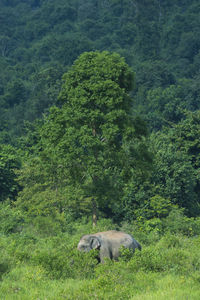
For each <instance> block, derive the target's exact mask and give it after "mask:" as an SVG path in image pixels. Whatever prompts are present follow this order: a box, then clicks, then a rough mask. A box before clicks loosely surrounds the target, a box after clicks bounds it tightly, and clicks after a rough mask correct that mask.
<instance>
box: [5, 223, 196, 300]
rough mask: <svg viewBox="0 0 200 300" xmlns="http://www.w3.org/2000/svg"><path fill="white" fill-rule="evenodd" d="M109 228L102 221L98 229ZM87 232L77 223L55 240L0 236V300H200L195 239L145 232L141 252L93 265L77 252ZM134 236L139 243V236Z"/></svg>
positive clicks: (28, 233) (92, 258)
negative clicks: (70, 230) (78, 244)
mask: <svg viewBox="0 0 200 300" xmlns="http://www.w3.org/2000/svg"><path fill="white" fill-rule="evenodd" d="M108 227H109V228H110V223H108V224H107V225H106V224H103V223H102V224H100V225H99V227H98V229H97V230H98V231H99V230H106V229H108ZM91 231H92V228H91V227H90V226H89V225H88V224H85V225H84V224H78V225H77V224H75V225H74V230H73V232H71V233H70V234H69V233H61V232H60V233H58V235H57V236H55V235H54V236H45V235H40V234H38V233H37V234H36V233H35V232H34V233H33V232H31V231H27V230H26V231H24V232H21V233H13V234H10V235H4V234H2V235H0V299H1V300H4V299H5V300H15V299H16V300H18V299H19V300H31V299H33V300H37V299H38V300H45V299H47V300H60V299H65V300H66V299H68V300H78V299H80V300H87V299H98V300H100V299H102V300H103V299H106V300H107V299H108V300H109V299H110V300H112V299H113V300H114V299H118V300H120V299H121V300H122V299H123V300H124V299H125V300H126V299H132V300H141V299H142V300H151V299H152V300H156V299H158V300H160V299H163V300H168V299H169V300H173V299H176V300H179V299H180V300H184V299H185V300H186V299H188V300H192V299H200V289H199V286H200V251H199V248H200V237H199V236H198V235H196V236H194V237H187V236H183V235H180V234H172V233H165V234H160V235H158V233H157V231H155V233H153V232H152V233H151V234H149V235H146V239H145V234H143V240H142V241H141V242H142V246H143V249H142V251H141V252H140V251H136V253H135V254H134V255H132V254H131V253H130V252H129V251H127V250H125V251H122V257H121V258H120V260H119V261H118V262H113V261H109V260H107V261H106V263H105V264H97V260H96V258H95V255H96V253H95V252H91V253H89V254H85V253H80V252H78V251H77V249H76V246H77V242H78V240H79V238H80V236H81V235H82V234H83V233H85V232H91ZM135 235H136V236H137V238H138V240H139V235H140V232H135ZM135 235H134V236H135ZM139 241H140V240H139Z"/></svg>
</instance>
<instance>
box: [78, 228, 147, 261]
mask: <svg viewBox="0 0 200 300" xmlns="http://www.w3.org/2000/svg"><path fill="white" fill-rule="evenodd" d="M121 246H124V247H125V248H129V249H132V250H133V251H135V249H136V248H137V249H139V250H141V249H142V247H141V245H140V244H139V243H138V242H137V241H136V240H135V239H134V238H133V237H132V236H131V235H130V234H127V233H125V232H121V231H116V230H110V231H104V232H98V233H94V234H87V235H84V236H82V237H81V239H80V242H79V243H78V247H77V248H78V250H79V251H84V252H89V251H90V250H92V249H98V250H99V256H100V262H102V263H103V262H104V258H106V257H108V258H110V259H114V260H117V259H118V257H119V254H120V253H119V252H120V247H121Z"/></svg>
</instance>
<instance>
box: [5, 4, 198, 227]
mask: <svg viewBox="0 0 200 300" xmlns="http://www.w3.org/2000/svg"><path fill="white" fill-rule="evenodd" d="M199 33H200V3H199V1H197V0H192V1H191V0H190V1H189V0H184V1H179V0H166V1H161V0H151V1H149V0H123V1H121V0H99V1H98V0H84V1H83V0H68V1H66V0H56V1H55V0H44V1H42V0H24V1H23V0H21V1H19V0H7V1H4V0H1V2H0V142H1V146H0V157H1V161H0V172H1V176H0V189H1V196H0V201H1V202H2V203H6V205H7V204H8V203H9V205H10V207H11V209H12V214H13V215H12V217H13V219H12V220H11V223H12V222H13V224H11V223H10V225H9V226H8V225H6V226H7V227H8V229H6V230H8V232H9V231H10V232H12V230H17V229H16V228H17V226H18V225H19V224H22V223H23V224H24V222H25V221H24V218H25V216H26V217H27V219H26V221H27V220H29V219H31V220H32V218H33V219H34V220H35V221H34V222H35V223H36V224H37V222H39V223H38V224H44V223H42V222H44V221H41V219H43V218H47V219H48V220H49V221H48V222H50V223H51V222H52V223H54V227H55V224H57V225H56V226H61V227H62V226H66V220H67V222H71V221H72V220H74V219H77V218H80V217H83V216H90V215H91V213H92V209H93V208H92V199H91V198H92V195H90V196H87V197H86V196H85V194H84V188H83V187H82V186H81V185H78V184H76V185H73V184H71V182H69V181H68V175H69V174H67V172H66V170H65V167H64V165H63V159H64V157H65V154H63V156H62V155H60V157H58V156H56V154H55V153H54V152H53V151H50V150H52V149H53V147H54V146H53V144H52V141H51V137H50V136H51V134H50V135H49V137H48V134H47V132H49V131H48V130H49V128H47V127H48V124H49V123H48V122H50V120H52V119H54V121H55V118H56V117H55V116H56V110H54V111H51V113H50V117H49V109H50V107H52V106H54V109H55V107H57V108H60V107H61V106H62V104H61V103H60V102H59V97H58V96H59V93H60V91H61V87H62V85H63V79H62V76H63V74H64V73H66V72H68V71H69V70H70V67H71V66H72V64H73V63H74V61H75V60H76V59H77V58H78V57H79V56H80V55H81V54H82V53H84V52H91V51H92V52H94V51H97V50H98V51H100V52H102V51H105V50H106V51H109V52H110V53H113V52H116V53H118V54H119V55H120V56H121V57H124V58H125V60H126V63H127V64H128V65H129V66H130V67H131V69H132V70H133V72H134V74H135V82H134V89H133V90H132V91H131V97H132V105H131V108H130V110H131V115H132V117H133V120H136V122H135V124H134V126H135V128H136V129H137V130H138V132H140V134H141V135H143V138H142V139H143V140H142V143H143V145H144V147H143V149H144V148H145V149H146V150H145V151H146V152H145V151H144V153H141V151H139V153H138V152H137V151H136V152H135V154H133V155H135V160H137V161H138V163H136V164H135V165H134V166H135V167H134V168H135V171H134V172H133V173H132V175H131V177H130V176H129V178H128V180H126V179H122V178H120V179H119V182H115V185H118V184H119V186H123V189H122V190H123V191H120V192H119V191H117V192H116V195H115V196H116V199H115V196H114V195H112V194H111V195H110V197H114V198H112V200H110V202H109V200H108V198H106V199H104V202H102V203H101V202H98V203H97V204H98V207H97V209H98V215H99V217H101V216H102V217H106V218H112V219H113V220H114V221H116V222H119V223H120V222H122V221H132V220H135V219H137V220H140V221H144V220H152V224H153V225H152V226H155V225H159V224H160V223H159V222H160V219H162V218H166V217H168V216H169V215H170V213H174V211H179V213H180V214H184V215H185V216H187V217H197V216H199V213H200V73H199V70H200V34H199ZM59 122H60V121H59V120H57V121H55V123H54V122H53V123H52V124H53V125H51V126H53V127H51V130H52V132H53V133H52V136H53V135H54V133H55V131H56V129H55V128H56V126H57V125H58V124H59ZM137 125H138V126H137ZM54 126H55V127H54ZM45 130H46V131H45ZM44 132H46V134H45V133H44ZM144 132H145V134H144ZM134 143H135V147H136V148H137V145H138V147H140V146H141V140H139V139H138V140H137V139H135V141H134ZM140 155H141V156H140ZM142 155H143V156H142ZM61 166H63V167H61ZM116 180H117V179H116ZM121 180H124V181H123V183H122V182H121ZM104 191H106V184H105V187H101V192H102V194H104ZM108 197H109V196H108ZM6 207H7V206H6ZM4 209H5V208H4ZM6 209H7V208H6ZM16 209H17V212H16ZM19 211H20V213H19ZM50 220H51V221H50ZM40 222H41V223H40ZM45 222H46V221H45ZM45 224H46V223H45ZM20 226H22V225H20ZM7 227H6V228H7ZM56 228H57V227H55V230H57V229H56Z"/></svg>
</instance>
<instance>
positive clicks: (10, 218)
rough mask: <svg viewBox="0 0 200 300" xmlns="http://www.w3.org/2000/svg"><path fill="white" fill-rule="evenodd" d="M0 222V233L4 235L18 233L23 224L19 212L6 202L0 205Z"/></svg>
mask: <svg viewBox="0 0 200 300" xmlns="http://www.w3.org/2000/svg"><path fill="white" fill-rule="evenodd" d="M0 220H1V222H0V232H2V233H5V234H8V233H13V232H17V231H20V230H21V229H22V227H23V223H24V219H23V215H22V213H21V211H20V210H18V209H15V208H12V207H11V206H10V204H9V203H8V202H4V203H0Z"/></svg>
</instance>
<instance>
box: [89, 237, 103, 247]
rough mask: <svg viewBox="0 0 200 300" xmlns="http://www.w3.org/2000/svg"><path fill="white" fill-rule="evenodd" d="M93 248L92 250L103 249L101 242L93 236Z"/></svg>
mask: <svg viewBox="0 0 200 300" xmlns="http://www.w3.org/2000/svg"><path fill="white" fill-rule="evenodd" d="M90 245H91V248H92V249H99V248H100V247H101V242H100V240H99V238H98V237H96V236H91V244H90Z"/></svg>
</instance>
